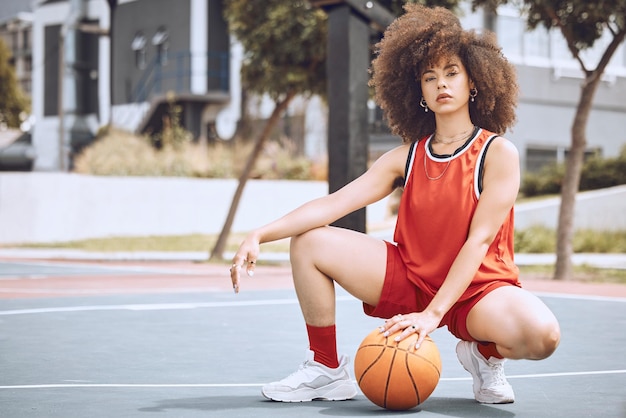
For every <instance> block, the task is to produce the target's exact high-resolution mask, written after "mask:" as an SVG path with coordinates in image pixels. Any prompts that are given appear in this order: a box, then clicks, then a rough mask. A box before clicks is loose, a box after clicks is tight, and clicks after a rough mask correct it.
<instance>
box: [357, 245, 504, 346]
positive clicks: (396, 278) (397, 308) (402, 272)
mask: <svg viewBox="0 0 626 418" xmlns="http://www.w3.org/2000/svg"><path fill="white" fill-rule="evenodd" d="M502 286H513V284H512V283H509V282H506V281H494V282H493V283H490V284H488V285H487V287H485V288H484V289H483V290H482V291H481V292H480V293H478V294H476V295H475V296H473V297H471V298H469V299H466V300H464V301H462V302H458V303H455V304H454V305H453V306H452V307H451V308H450V310H449V311H448V312H447V313H446V314H445V316H444V317H443V319H442V320H441V323H440V324H439V326H444V325H446V326H447V327H448V329H449V330H450V332H451V333H452V334H453V335H454V336H455V337H457V338H459V339H461V340H465V341H477V340H476V339H474V338H473V337H472V336H471V335H470V333H469V331H468V330H467V315H468V314H469V312H470V310H471V309H472V308H473V307H474V305H476V304H477V303H478V301H480V300H481V299H482V298H484V297H485V296H487V295H488V294H489V292H491V291H493V290H495V289H497V288H499V287H502ZM431 299H432V296H430V295H429V294H427V293H426V292H423V291H422V290H421V289H420V288H419V287H418V286H417V285H416V284H415V283H413V282H412V281H410V280H409V279H408V277H407V274H406V266H405V265H404V263H403V261H402V259H401V258H400V254H399V252H398V248H397V247H396V246H395V245H393V244H391V243H387V271H386V273H385V283H384V284H383V290H382V293H381V295H380V300H379V301H378V304H377V305H376V306H371V305H368V304H366V303H364V304H363V310H364V311H365V313H366V314H367V315H369V316H374V317H377V318H384V319H388V318H391V317H392V316H394V315H397V314H407V313H410V312H421V311H423V310H424V309H426V307H427V306H428V304H429V303H430V301H431Z"/></svg>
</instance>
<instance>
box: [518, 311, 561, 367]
mask: <svg viewBox="0 0 626 418" xmlns="http://www.w3.org/2000/svg"><path fill="white" fill-rule="evenodd" d="M560 341H561V329H560V327H559V323H558V322H557V321H556V319H554V320H550V321H546V322H544V323H542V324H541V325H539V326H538V327H536V328H535V329H534V330H533V331H532V332H531V333H530V335H528V336H527V343H526V346H527V350H528V353H527V358H529V359H532V360H542V359H545V358H547V357H549V356H551V355H552V353H554V351H555V350H556V349H557V347H558V346H559V342H560Z"/></svg>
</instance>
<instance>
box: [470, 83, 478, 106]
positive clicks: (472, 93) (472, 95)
mask: <svg viewBox="0 0 626 418" xmlns="http://www.w3.org/2000/svg"><path fill="white" fill-rule="evenodd" d="M477 95H478V90H477V89H476V87H474V88H473V89H470V100H471V101H472V102H474V100H475V99H476V96H477Z"/></svg>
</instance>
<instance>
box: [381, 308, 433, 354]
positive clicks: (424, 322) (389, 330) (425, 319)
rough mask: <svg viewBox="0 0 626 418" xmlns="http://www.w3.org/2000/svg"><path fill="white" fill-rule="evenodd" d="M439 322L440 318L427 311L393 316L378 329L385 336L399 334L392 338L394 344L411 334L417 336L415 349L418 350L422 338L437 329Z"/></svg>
mask: <svg viewBox="0 0 626 418" xmlns="http://www.w3.org/2000/svg"><path fill="white" fill-rule="evenodd" d="M440 322H441V318H440V317H438V316H437V315H434V314H431V313H429V312H427V311H423V312H413V313H409V314H399V315H395V316H393V317H392V318H389V319H388V320H386V321H385V324H384V325H382V326H381V327H380V328H379V329H380V332H381V333H383V334H384V335H385V336H389V335H392V334H395V333H398V332H400V334H398V335H396V336H395V337H394V340H395V341H396V342H400V341H402V340H404V339H405V338H407V337H408V336H410V335H411V334H417V342H416V343H415V349H418V348H419V347H420V345H421V344H422V341H424V338H426V336H427V335H428V334H430V333H431V332H433V331H434V330H436V329H437V328H438V327H439V323H440Z"/></svg>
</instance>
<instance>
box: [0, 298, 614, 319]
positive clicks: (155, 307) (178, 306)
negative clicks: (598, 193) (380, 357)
mask: <svg viewBox="0 0 626 418" xmlns="http://www.w3.org/2000/svg"><path fill="white" fill-rule="evenodd" d="M542 295H543V296H545V297H555V298H564V299H583V300H591V301H603V302H626V298H612V297H604V296H587V295H568V294H551V293H550V294H548V293H546V294H542ZM336 301H337V302H345V301H351V302H359V301H358V300H357V299H356V298H354V297H353V296H350V295H346V296H337V298H336ZM297 303H298V300H297V299H266V300H247V301H238V302H203V303H193V302H182V303H149V304H147V303H144V304H130V305H85V306H59V307H56V308H31V309H12V310H8V311H0V316H9V315H28V314H46V313H61V312H87V311H164V310H183V309H204V308H229V307H242V306H267V305H292V304H297ZM359 303H360V302H359Z"/></svg>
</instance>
